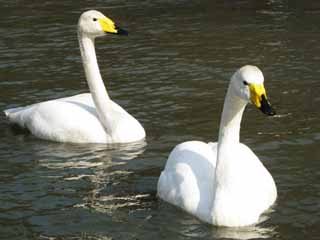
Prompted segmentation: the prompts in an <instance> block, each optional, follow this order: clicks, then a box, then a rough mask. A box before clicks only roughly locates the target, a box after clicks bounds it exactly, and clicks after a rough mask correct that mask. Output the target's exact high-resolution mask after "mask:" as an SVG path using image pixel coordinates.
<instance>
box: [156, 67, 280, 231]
mask: <svg viewBox="0 0 320 240" xmlns="http://www.w3.org/2000/svg"><path fill="white" fill-rule="evenodd" d="M263 81H264V79H263V75H262V72H261V71H260V70H259V69H258V68H257V67H254V66H245V67H242V68H240V69H239V70H238V71H237V72H236V73H235V74H234V75H233V76H232V78H231V82H230V85H229V89H228V92H227V95H226V98H225V103H224V108H223V113H222V118H221V123H220V130H219V140H218V142H215V143H208V144H207V143H204V142H199V141H190V142H185V143H182V144H179V145H177V146H176V147H175V148H174V149H173V151H172V152H171V154H170V156H169V158H168V160H167V163H166V166H165V169H164V170H163V171H162V173H161V176H160V178H159V182H158V196H159V197H160V198H162V199H163V200H165V201H167V202H169V203H171V204H174V205H176V206H178V207H180V208H182V209H183V210H185V211H186V212H188V213H190V214H192V215H194V216H196V217H197V218H199V219H200V220H202V221H205V222H208V223H210V224H214V225H218V226H228V227H239V226H247V225H252V224H255V223H257V222H258V221H259V217H260V215H261V214H262V213H263V212H264V211H265V210H267V209H268V208H269V207H270V206H271V205H272V204H273V203H274V202H275V200H276V197H277V190H276V185H275V183H274V180H273V178H272V176H271V175H270V173H269V172H268V171H267V169H266V168H265V167H264V166H263V164H262V163H261V162H260V160H259V159H258V157H257V156H256V155H255V154H254V153H253V152H252V151H251V149H250V148H248V147H247V146H246V145H244V144H242V143H240V141H239V134H240V122H241V118H242V114H243V111H244V108H245V106H246V104H247V103H248V102H253V103H254V104H255V105H256V106H257V107H258V108H260V109H261V110H262V111H263V112H264V113H266V114H268V115H274V112H273V110H272V108H271V106H270V104H269V102H268V101H267V96H266V93H265V89H264V87H263Z"/></svg>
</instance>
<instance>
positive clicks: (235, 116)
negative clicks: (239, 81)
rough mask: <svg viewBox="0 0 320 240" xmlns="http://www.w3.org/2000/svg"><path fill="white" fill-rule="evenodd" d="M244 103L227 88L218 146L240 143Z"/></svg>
mask: <svg viewBox="0 0 320 240" xmlns="http://www.w3.org/2000/svg"><path fill="white" fill-rule="evenodd" d="M245 106H246V102H245V101H244V100H242V99H240V98H239V97H237V96H236V95H235V94H233V92H232V89H231V88H230V87H229V89H228V92H227V96H226V98H225V102H224V105H223V111H222V117H221V122H220V128H219V129H220V130H219V141H218V142H219V145H221V144H224V143H228V144H233V143H239V142H240V124H241V119H242V114H243V111H244V109H245Z"/></svg>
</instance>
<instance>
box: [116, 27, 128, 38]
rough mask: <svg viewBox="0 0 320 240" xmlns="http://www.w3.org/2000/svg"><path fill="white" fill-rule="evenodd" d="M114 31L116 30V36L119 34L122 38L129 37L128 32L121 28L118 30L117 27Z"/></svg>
mask: <svg viewBox="0 0 320 240" xmlns="http://www.w3.org/2000/svg"><path fill="white" fill-rule="evenodd" d="M116 30H117V34H119V35H123V36H128V35H129V33H128V31H126V30H124V29H122V28H119V27H118V26H117V27H116Z"/></svg>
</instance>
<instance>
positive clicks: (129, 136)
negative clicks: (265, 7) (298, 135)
mask: <svg viewBox="0 0 320 240" xmlns="http://www.w3.org/2000/svg"><path fill="white" fill-rule="evenodd" d="M106 33H112V34H119V35H126V34H127V32H126V31H125V30H122V29H120V28H118V27H117V26H116V25H115V24H114V22H113V21H112V20H111V19H109V18H107V17H105V16H104V15H103V14H102V13H100V12H98V11H94V10H90V11H87V12H84V13H83V14H82V15H81V17H80V19H79V23H78V38H79V44H80V51H81V56H82V62H83V67H84V70H85V75H86V78H87V82H88V85H89V89H90V93H86V94H80V95H76V96H72V97H67V98H61V99H56V100H51V101H47V102H41V103H37V104H33V105H30V106H26V107H18V108H12V109H8V110H5V115H6V116H7V118H8V119H9V121H11V122H13V123H16V124H18V125H20V126H21V127H24V128H27V129H29V130H30V131H31V133H32V134H34V135H35V136H37V137H39V138H42V139H47V140H53V141H59V142H75V143H85V142H95V143H128V142H134V141H139V140H141V139H144V138H145V131H144V129H143V127H142V126H141V124H140V123H139V122H138V121H137V120H136V119H135V118H134V117H132V116H131V115H130V114H129V113H127V112H126V111H125V110H124V109H123V108H121V107H120V106H119V105H118V104H116V103H115V102H113V101H112V100H111V99H110V98H109V96H108V93H107V91H106V88H105V86H104V84H103V81H102V78H101V75H100V72H99V67H98V63H97V59H96V54H95V49H94V39H95V38H96V37H99V36H103V35H105V34H106ZM263 82H264V78H263V74H262V72H261V71H260V70H259V69H258V68H257V67H254V66H244V67H242V68H240V69H239V70H238V71H237V72H236V73H235V74H234V75H233V76H232V78H231V81H230V84H229V88H228V92H227V95H226V98H225V103H224V107H223V112H222V118H221V124H220V132H219V139H218V142H215V143H208V144H207V143H204V142H199V141H190V142H185V143H182V144H179V145H178V146H176V147H175V148H174V150H173V151H172V152H171V154H170V156H169V159H168V161H167V163H166V166H165V169H164V170H163V171H162V173H161V176H160V178H159V182H158V196H159V197H160V198H161V199H163V200H165V201H167V202H169V203H172V204H174V205H176V206H178V207H180V208H182V209H183V210H185V211H187V212H188V213H190V214H192V215H195V216H196V217H198V218H199V219H201V220H203V221H205V222H208V223H211V224H214V225H219V226H229V227H238V226H246V225H251V224H254V223H257V222H258V220H259V217H260V215H261V214H262V213H263V212H264V211H265V210H267V209H268V208H269V207H270V206H271V205H272V204H273V203H274V202H275V200H276V197H277V190H276V186H275V183H274V180H273V178H272V176H271V175H270V173H269V172H268V171H267V169H266V168H265V167H264V166H263V164H262V163H261V162H260V160H259V159H258V157H257V156H256V155H255V154H254V153H253V152H252V151H251V150H250V148H248V147H247V146H245V145H244V144H242V143H240V141H239V134H240V133H239V132H240V122H241V118H242V114H243V112H244V109H245V106H246V105H247V103H249V102H251V103H253V104H254V105H255V106H257V107H258V108H260V109H261V111H262V112H263V113H265V114H268V115H274V112H273V110H272V108H271V106H270V103H269V102H268V100H267V95H266V91H265V88H264V86H263Z"/></svg>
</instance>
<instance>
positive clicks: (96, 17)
mask: <svg viewBox="0 0 320 240" xmlns="http://www.w3.org/2000/svg"><path fill="white" fill-rule="evenodd" d="M78 31H79V32H80V33H81V34H85V35H87V36H88V37H91V38H95V37H99V36H104V35H106V34H108V33H111V34H119V35H128V32H127V31H125V30H123V29H121V28H119V27H117V25H116V24H115V23H114V22H113V21H112V20H111V19H110V18H108V17H106V16H104V15H103V14H102V13H101V12H98V11H96V10H89V11H86V12H84V13H82V14H81V16H80V18H79V22H78Z"/></svg>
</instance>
